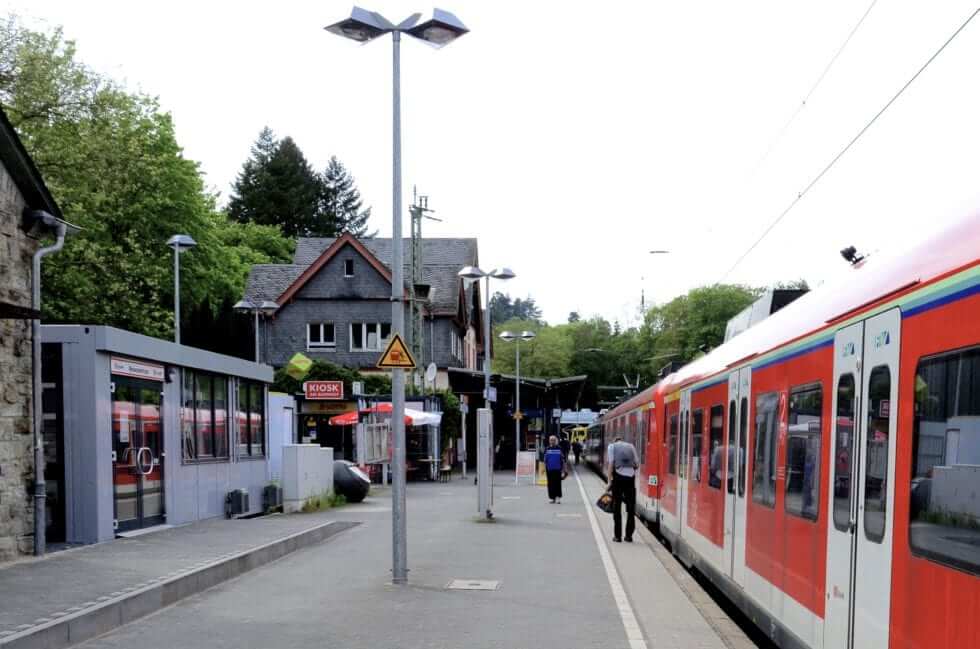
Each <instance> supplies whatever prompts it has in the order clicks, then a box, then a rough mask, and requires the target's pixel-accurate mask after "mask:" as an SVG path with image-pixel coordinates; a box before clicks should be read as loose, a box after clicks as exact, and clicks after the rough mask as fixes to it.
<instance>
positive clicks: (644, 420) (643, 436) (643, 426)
mask: <svg viewBox="0 0 980 649" xmlns="http://www.w3.org/2000/svg"><path fill="white" fill-rule="evenodd" d="M649 425H650V411H649V410H644V411H643V412H642V413H641V414H640V435H639V438H640V444H639V446H638V447H637V450H638V455H639V456H640V466H645V465H646V463H647V426H649Z"/></svg>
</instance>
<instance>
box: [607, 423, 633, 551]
mask: <svg viewBox="0 0 980 649" xmlns="http://www.w3.org/2000/svg"><path fill="white" fill-rule="evenodd" d="M606 464H607V466H608V467H609V489H608V491H609V492H610V493H611V494H612V498H613V541H615V542H617V543H619V542H620V541H622V540H623V537H622V534H621V533H622V531H623V516H622V507H620V504H621V503H626V542H627V543H632V542H633V530H634V529H635V526H636V521H635V520H634V519H635V510H636V482H635V479H636V470H637V469H638V468H639V467H640V464H639V462H637V454H636V447H635V446H633V445H632V444H630V443H629V442H624V441H623V438H622V437H621V436H617V437H616V439H615V440H613V443H612V444H610V445H609V449H608V451H606Z"/></svg>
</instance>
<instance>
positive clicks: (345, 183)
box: [317, 156, 377, 238]
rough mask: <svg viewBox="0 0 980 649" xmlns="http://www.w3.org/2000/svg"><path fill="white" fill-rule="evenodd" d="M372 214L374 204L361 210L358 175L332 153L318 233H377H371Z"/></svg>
mask: <svg viewBox="0 0 980 649" xmlns="http://www.w3.org/2000/svg"><path fill="white" fill-rule="evenodd" d="M369 218H371V208H370V207H369V208H367V209H366V210H361V193H360V192H359V191H358V190H357V187H356V186H355V185H354V178H353V176H351V175H350V174H349V173H348V172H347V168H346V167H344V165H343V164H342V163H341V162H340V161H339V160H337V157H336V156H331V158H330V162H329V163H327V168H326V169H325V170H324V171H323V174H321V176H320V200H319V206H318V216H317V225H318V228H319V230H320V231H321V232H324V233H326V232H329V233H330V234H320V235H318V236H335V235H337V234H340V233H342V232H349V233H350V234H352V235H354V236H355V237H358V238H361V237H365V236H374V234H377V233H376V232H375V233H374V234H371V235H368V234H367V221H368V219H369Z"/></svg>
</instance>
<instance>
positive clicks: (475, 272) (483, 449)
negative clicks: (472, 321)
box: [457, 266, 517, 518]
mask: <svg viewBox="0 0 980 649" xmlns="http://www.w3.org/2000/svg"><path fill="white" fill-rule="evenodd" d="M457 275H459V276H460V277H462V278H463V279H468V280H471V281H474V282H478V281H480V278H481V277H485V278H486V280H487V282H486V287H487V288H486V300H485V304H486V307H485V308H484V310H483V311H484V313H483V399H484V407H485V408H486V409H487V410H488V411H489V412H490V413H491V415H490V426H491V431H490V435H489V436H487V437H480V436H479V433H478V435H477V442H478V446H477V458H479V457H480V455H481V454H482V453H485V454H486V457H491V456H490V449H492V448H493V440H492V439H491V437H492V435H493V430H492V427H493V416H492V412H493V409H492V407H491V405H490V403H491V401H490V278H491V277H493V278H494V279H502V280H508V279H513V278H514V277H516V276H517V275H516V274H515V273H514V271H512V270H511V269H510V268H507V267H506V266H502V267H500V268H495V269H493V270H491V271H490V272H489V273H488V272H486V271H484V270H482V269H480V268H478V267H476V266H464V267H463V269H462V270H460V271H459V273H457ZM490 468H491V469H492V468H493V460H492V459H491V460H490ZM479 475H480V471H479V467H478V468H477V476H479ZM489 482H490V485H489V486H486V485H481V486H480V489H479V491H478V492H477V500H478V502H479V511H480V513H481V514H483V513H486V516H487V518H492V517H493V512H492V511H490V499H491V496H492V486H493V473H492V472H491V473H490V480H489Z"/></svg>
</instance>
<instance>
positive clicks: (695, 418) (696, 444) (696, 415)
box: [691, 409, 704, 482]
mask: <svg viewBox="0 0 980 649" xmlns="http://www.w3.org/2000/svg"><path fill="white" fill-rule="evenodd" d="M703 451H704V411H703V410H701V409H698V410H695V411H694V412H693V413H692V414H691V479H692V480H694V481H695V482H701V455H702V453H703Z"/></svg>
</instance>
